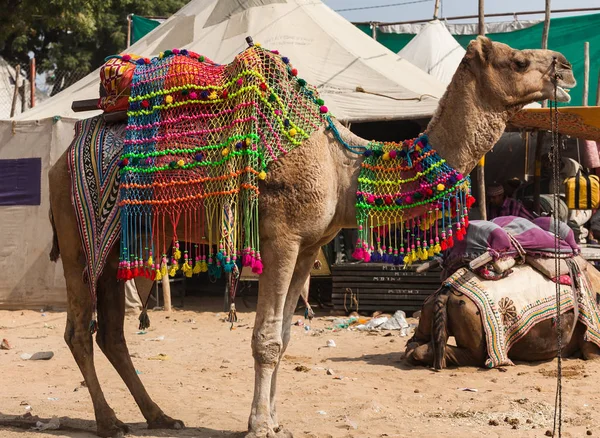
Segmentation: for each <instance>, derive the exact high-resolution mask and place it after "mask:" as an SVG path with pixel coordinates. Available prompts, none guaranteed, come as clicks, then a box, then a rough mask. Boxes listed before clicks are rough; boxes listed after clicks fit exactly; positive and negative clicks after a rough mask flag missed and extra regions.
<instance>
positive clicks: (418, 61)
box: [398, 20, 466, 85]
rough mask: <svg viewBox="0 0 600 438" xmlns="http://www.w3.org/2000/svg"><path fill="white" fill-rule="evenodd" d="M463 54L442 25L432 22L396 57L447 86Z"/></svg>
mask: <svg viewBox="0 0 600 438" xmlns="http://www.w3.org/2000/svg"><path fill="white" fill-rule="evenodd" d="M465 53H466V51H465V49H463V47H462V46H461V45H460V44H459V43H458V41H456V40H455V39H454V37H453V36H452V35H451V34H450V32H449V31H448V29H447V28H446V26H445V25H444V23H442V22H441V21H439V20H433V21H430V22H429V23H427V24H426V25H425V26H423V27H422V28H421V30H420V31H419V33H418V34H417V36H415V37H414V38H413V39H412V40H411V41H410V42H409V43H408V44H407V45H406V46H404V48H403V49H402V50H400V51H399V52H398V55H400V57H401V58H404V59H406V60H407V61H408V62H410V63H411V64H414V65H416V66H417V67H419V68H420V69H421V70H423V71H424V72H427V73H429V74H430V75H432V76H433V77H435V78H437V79H438V80H439V81H440V82H442V83H443V84H444V85H448V84H449V83H450V81H451V80H452V76H453V75H454V72H455V71H456V69H457V68H458V66H459V64H460V62H461V61H462V59H463V57H464V56H465Z"/></svg>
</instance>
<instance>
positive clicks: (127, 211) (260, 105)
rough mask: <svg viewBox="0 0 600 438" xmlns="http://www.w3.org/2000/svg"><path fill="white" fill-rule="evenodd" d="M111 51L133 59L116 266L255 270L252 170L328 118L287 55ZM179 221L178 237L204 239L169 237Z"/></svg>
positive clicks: (260, 174)
mask: <svg viewBox="0 0 600 438" xmlns="http://www.w3.org/2000/svg"><path fill="white" fill-rule="evenodd" d="M117 58H119V59H120V60H121V62H124V63H131V64H134V65H135V72H134V74H133V78H132V82H131V90H130V97H129V110H128V113H127V114H128V123H127V131H126V139H125V141H124V153H123V156H122V158H121V161H120V162H119V166H120V168H121V169H120V202H119V206H120V212H121V225H122V235H121V249H120V263H119V271H118V277H119V278H120V279H131V278H133V277H136V276H147V277H148V278H151V279H160V278H162V277H163V276H165V275H167V274H168V275H171V276H173V275H175V274H176V273H177V271H178V270H182V271H183V273H184V274H185V275H186V276H188V277H189V276H191V275H192V274H193V273H200V272H206V271H207V270H208V271H209V272H210V271H211V270H219V271H220V270H221V269H224V270H225V271H226V272H232V271H233V272H235V271H236V270H238V269H240V267H241V266H242V265H243V266H251V267H252V270H253V271H254V272H255V273H258V274H260V273H261V272H262V261H261V256H260V247H259V235H258V196H259V188H258V180H264V179H266V178H267V171H268V166H269V163H271V162H273V161H276V160H278V159H279V158H280V157H282V156H285V155H286V154H287V153H288V152H290V151H291V150H292V149H294V148H295V147H297V146H299V145H300V144H301V143H302V142H303V141H304V140H305V139H307V138H308V137H309V136H310V135H311V133H312V132H313V131H314V130H316V129H318V128H319V127H320V126H322V125H323V124H324V123H325V121H326V119H328V117H327V113H328V110H327V107H326V106H324V102H323V101H322V100H321V99H320V98H319V96H318V94H317V91H316V89H315V88H314V87H312V86H310V85H308V84H307V83H306V81H304V80H303V79H299V78H297V71H296V69H294V68H292V66H291V65H290V63H289V59H287V58H285V57H282V56H280V55H279V54H278V52H277V51H269V50H265V49H263V48H261V47H259V46H252V47H250V48H248V49H246V50H245V51H244V52H242V53H240V54H239V55H238V56H236V58H235V59H234V61H233V62H232V63H231V64H228V65H218V64H215V63H214V62H212V61H210V60H208V59H206V58H204V57H203V56H200V55H198V54H195V53H193V52H189V51H187V50H185V49H184V50H177V49H174V50H168V51H165V52H164V53H161V54H160V55H159V56H158V57H155V58H153V59H148V58H140V59H134V58H132V57H131V55H123V56H121V57H117ZM178 225H179V229H184V230H185V236H179V237H182V238H183V240H184V241H185V242H190V241H198V240H197V239H196V240H193V239H191V236H197V237H200V238H201V239H202V240H203V241H204V240H206V241H207V242H208V247H207V248H208V249H204V247H201V248H198V247H197V246H196V247H195V248H194V249H192V248H187V247H186V248H180V247H179V241H178V236H177V229H178ZM166 227H172V232H173V234H174V236H175V237H174V240H173V241H166V240H167V239H166V235H167V233H166V232H165V230H166ZM215 236H216V237H215ZM213 239H214V240H213ZM168 248H172V253H171V260H169V259H168V257H167V250H168ZM157 251H159V252H160V254H162V256H159V257H157V256H158V254H159V253H158V252H157Z"/></svg>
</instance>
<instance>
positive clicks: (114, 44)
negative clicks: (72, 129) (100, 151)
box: [0, 0, 187, 88]
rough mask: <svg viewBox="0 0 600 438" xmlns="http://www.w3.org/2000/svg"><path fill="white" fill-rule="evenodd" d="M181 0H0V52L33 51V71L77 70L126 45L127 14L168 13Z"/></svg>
mask: <svg viewBox="0 0 600 438" xmlns="http://www.w3.org/2000/svg"><path fill="white" fill-rule="evenodd" d="M186 3H187V1H186V0H143V1H139V0H0V11H2V12H1V13H0V56H3V57H4V58H5V59H7V60H8V61H9V62H10V63H17V62H20V63H27V62H28V60H29V57H28V55H27V54H28V52H30V51H31V52H33V53H34V54H35V57H36V60H37V66H38V70H39V71H47V70H53V69H56V70H59V71H63V72H67V77H66V78H65V83H63V84H61V87H60V88H63V87H64V86H67V85H69V84H70V82H73V81H74V80H76V79H73V80H69V73H71V74H72V76H73V78H74V77H75V76H74V73H75V72H77V78H79V77H81V75H82V74H83V73H87V72H90V71H91V70H93V69H95V68H97V67H99V66H100V65H102V63H103V62H104V58H105V57H106V56H108V55H112V54H115V53H119V52H121V51H123V50H124V49H125V47H126V45H127V44H126V39H127V14H136V15H142V16H169V15H171V14H173V13H174V12H176V11H177V10H178V9H180V8H181V7H182V6H183V5H185V4H186Z"/></svg>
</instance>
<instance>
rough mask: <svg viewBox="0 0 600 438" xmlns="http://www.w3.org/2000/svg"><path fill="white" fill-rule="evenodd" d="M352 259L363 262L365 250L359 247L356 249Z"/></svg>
mask: <svg viewBox="0 0 600 438" xmlns="http://www.w3.org/2000/svg"><path fill="white" fill-rule="evenodd" d="M352 258H353V259H354V260H363V259H364V258H365V255H364V252H363V249H362V248H358V247H357V248H356V249H354V252H353V253H352Z"/></svg>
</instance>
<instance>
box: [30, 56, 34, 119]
mask: <svg viewBox="0 0 600 438" xmlns="http://www.w3.org/2000/svg"><path fill="white" fill-rule="evenodd" d="M29 87H30V88H29V89H30V94H31V96H30V98H31V101H30V108H33V107H34V106H35V57H33V58H31V60H30V61H29Z"/></svg>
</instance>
